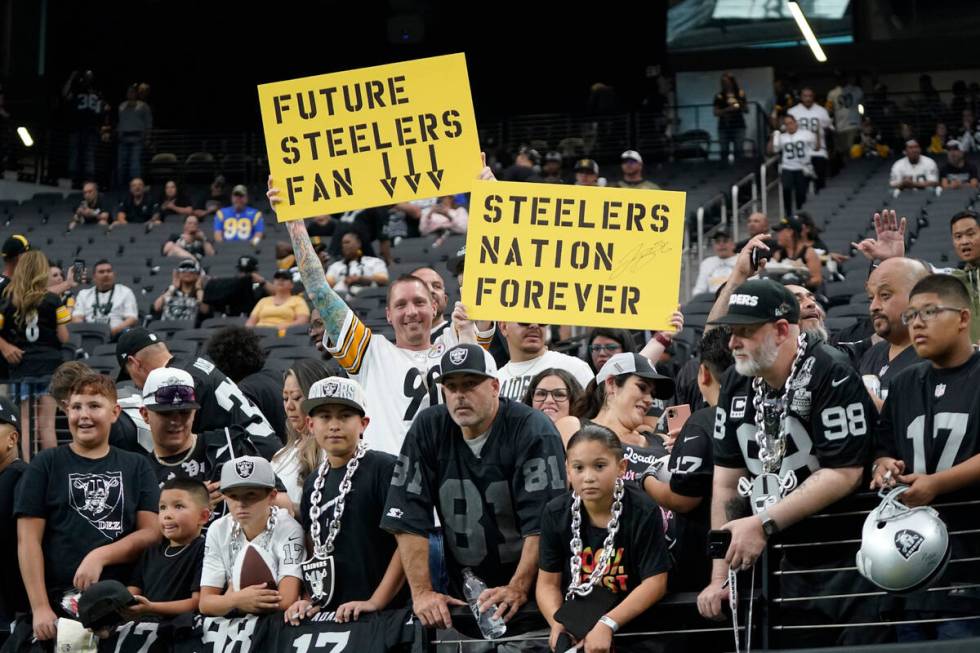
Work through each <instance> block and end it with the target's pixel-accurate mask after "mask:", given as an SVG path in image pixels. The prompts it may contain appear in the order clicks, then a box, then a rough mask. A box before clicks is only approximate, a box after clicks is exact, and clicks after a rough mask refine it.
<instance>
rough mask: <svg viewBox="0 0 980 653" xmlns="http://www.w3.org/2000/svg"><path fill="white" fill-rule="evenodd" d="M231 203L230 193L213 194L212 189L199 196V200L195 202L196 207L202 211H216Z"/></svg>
mask: <svg viewBox="0 0 980 653" xmlns="http://www.w3.org/2000/svg"><path fill="white" fill-rule="evenodd" d="M230 204H231V195H230V194H228V193H224V192H222V193H219V194H218V195H213V194H212V193H211V191H210V190H208V191H207V192H205V193H204V194H203V195H201V196H199V197H198V199H197V201H196V202H194V208H195V209H198V210H200V211H207V212H208V213H214V212H215V211H217V210H219V209H221V208H223V207H225V206H228V205H230Z"/></svg>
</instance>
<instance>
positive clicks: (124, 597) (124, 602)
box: [78, 580, 136, 630]
mask: <svg viewBox="0 0 980 653" xmlns="http://www.w3.org/2000/svg"><path fill="white" fill-rule="evenodd" d="M135 603H136V599H135V598H134V597H133V595H132V594H130V593H129V590H128V589H126V586H125V585H123V584H122V583H120V582H119V581H118V580H103V581H99V582H98V583H95V584H94V585H92V586H91V587H89V588H88V589H87V590H85V591H84V592H82V595H81V596H80V597H79V598H78V619H79V621H81V622H82V626H84V627H85V628H90V629H92V630H98V629H99V628H108V627H111V626H115V625H116V624H120V623H122V622H123V618H122V616H121V615H120V614H119V612H118V611H119V610H120V609H121V608H125V607H126V606H129V605H133V604H135Z"/></svg>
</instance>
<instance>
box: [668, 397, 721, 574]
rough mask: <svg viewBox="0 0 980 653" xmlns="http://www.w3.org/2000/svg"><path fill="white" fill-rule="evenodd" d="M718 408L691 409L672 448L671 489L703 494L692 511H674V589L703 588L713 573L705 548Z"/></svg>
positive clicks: (698, 494) (692, 495) (686, 493)
mask: <svg viewBox="0 0 980 653" xmlns="http://www.w3.org/2000/svg"><path fill="white" fill-rule="evenodd" d="M714 426H715V409H714V408H711V407H710V406H708V407H705V408H701V409H700V410H696V411H694V412H693V413H691V416H690V417H688V418H687V421H686V422H685V423H684V428H682V429H681V432H680V433H679V434H678V435H677V440H676V441H675V442H674V448H673V449H671V452H670V464H669V466H668V469H670V472H671V475H670V489H671V491H672V492H674V493H675V494H680V495H683V496H685V497H700V498H701V503H700V504H698V507H697V508H695V509H694V510H692V511H691V512H689V513H686V514H681V513H678V512H675V513H674V524H675V530H676V538H677V544H676V545H675V546H674V547H673V549H672V551H673V553H674V557H675V558H676V560H677V566H676V567H675V570H674V572H673V573H672V574H671V578H670V585H671V589H673V590H675V591H681V592H694V591H698V592H699V591H701V590H702V589H704V587H705V585H707V583H708V579H709V577H710V575H711V561H710V560H709V559H708V557H707V554H706V551H707V548H708V531H709V530H711V478H712V475H713V472H714V469H715V466H714V458H713V456H712V444H711V441H712V434H713V432H714Z"/></svg>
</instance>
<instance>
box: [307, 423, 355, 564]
mask: <svg viewBox="0 0 980 653" xmlns="http://www.w3.org/2000/svg"><path fill="white" fill-rule="evenodd" d="M367 451H368V448H367V445H365V444H364V443H363V442H360V443H358V445H357V451H356V452H355V453H354V456H353V457H352V458H351V459H350V460H349V461H347V468H346V471H345V472H344V478H343V479H341V481H340V488H339V493H338V494H337V499H336V505H335V506H334V509H333V519H332V520H330V525H329V526H327V541H326V542H324V543H323V544H321V543H320V513H321V508H320V501H321V500H322V492H323V485H324V483H325V482H326V480H327V474H329V473H330V459H329V457H325V458H324V459H323V461H322V462H321V463H320V469H319V470H318V471H317V476H316V481H314V483H313V493H312V494H311V495H310V538H311V539H312V540H313V552H314V557H316V558H325V557H326V556H328V555H330V554H332V553H333V550H334V541H335V540H336V539H337V535H338V534H340V519H341V518H342V517H343V516H344V507H345V506H346V503H345V502H346V499H347V495H348V494H349V493H350V490H351V485H352V481H353V479H354V473H355V472H356V471H357V468H358V467H359V466H360V464H361V458H363V457H364V454H366V453H367Z"/></svg>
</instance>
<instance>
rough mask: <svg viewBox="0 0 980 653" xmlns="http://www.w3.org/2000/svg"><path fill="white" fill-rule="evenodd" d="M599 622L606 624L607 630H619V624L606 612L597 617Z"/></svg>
mask: <svg viewBox="0 0 980 653" xmlns="http://www.w3.org/2000/svg"><path fill="white" fill-rule="evenodd" d="M599 623H601V624H605V625H606V626H608V627H609V630H611V631H613V632H614V633H615V632H616V631H617V630H619V624H618V623H616V622H615V621H613V620H612V617H610V616H609V615H607V614H604V615H602V616H601V617H599Z"/></svg>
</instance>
